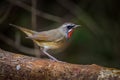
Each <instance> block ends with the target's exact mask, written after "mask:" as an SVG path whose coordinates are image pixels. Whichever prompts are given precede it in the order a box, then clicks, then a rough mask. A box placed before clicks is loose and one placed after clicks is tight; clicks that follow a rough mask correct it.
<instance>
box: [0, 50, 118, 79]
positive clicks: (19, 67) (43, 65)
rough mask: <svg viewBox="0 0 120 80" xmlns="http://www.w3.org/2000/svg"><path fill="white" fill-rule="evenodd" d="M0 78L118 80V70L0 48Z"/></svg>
mask: <svg viewBox="0 0 120 80" xmlns="http://www.w3.org/2000/svg"><path fill="white" fill-rule="evenodd" d="M0 80H120V70H117V69H113V68H106V67H101V66H97V65H95V64H93V65H76V64H70V63H65V62H55V61H52V60H44V59H38V58H34V57H28V56H24V55H20V54H14V53H11V52H7V51H4V50H1V49H0Z"/></svg>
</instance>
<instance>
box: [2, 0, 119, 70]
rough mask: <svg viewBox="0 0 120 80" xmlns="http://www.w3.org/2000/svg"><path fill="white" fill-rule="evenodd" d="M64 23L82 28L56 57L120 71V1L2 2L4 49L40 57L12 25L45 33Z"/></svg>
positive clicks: (51, 0)
mask: <svg viewBox="0 0 120 80" xmlns="http://www.w3.org/2000/svg"><path fill="white" fill-rule="evenodd" d="M64 22H73V23H76V24H80V25H81V26H82V27H81V28H79V29H77V30H76V31H75V33H74V34H73V36H72V38H71V39H70V42H71V44H70V46H68V47H67V49H65V51H63V52H60V53H59V54H53V55H54V56H55V57H57V58H58V59H59V60H62V61H66V62H70V63H76V64H98V65H102V66H106V67H115V68H120V4H119V0H1V1H0V48H2V49H4V50H7V51H11V52H18V53H23V54H26V55H30V56H36V54H35V52H34V44H33V42H32V41H31V40H29V39H26V38H25V36H26V35H25V34H24V33H22V32H21V31H19V30H18V29H15V28H14V27H12V26H9V24H10V23H12V24H16V25H19V26H23V27H26V28H29V29H33V30H36V31H43V30H48V29H53V28H56V27H58V26H60V25H61V24H63V23H64ZM35 48H36V47H35ZM36 53H37V52H36Z"/></svg>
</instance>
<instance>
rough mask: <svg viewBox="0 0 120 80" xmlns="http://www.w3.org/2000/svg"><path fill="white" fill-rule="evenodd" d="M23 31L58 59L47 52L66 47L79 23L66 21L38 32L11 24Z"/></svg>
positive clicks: (44, 50) (43, 49)
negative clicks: (53, 27)
mask: <svg viewBox="0 0 120 80" xmlns="http://www.w3.org/2000/svg"><path fill="white" fill-rule="evenodd" d="M10 25H11V26H14V27H16V28H18V29H20V30H21V31H23V32H24V33H25V34H26V35H27V36H28V37H27V38H29V39H32V40H33V41H34V42H35V43H36V44H37V45H38V46H40V47H41V49H42V51H43V52H44V53H45V54H46V55H47V56H49V57H50V58H51V59H53V60H55V61H58V60H57V59H56V58H54V57H53V56H51V55H49V54H48V53H47V50H49V49H50V50H56V49H58V50H59V49H60V48H63V47H65V45H66V43H67V39H69V38H70V37H71V35H72V32H73V30H74V29H75V28H76V27H78V26H79V25H75V24H73V23H65V24H63V25H62V26H60V27H58V28H56V29H52V30H48V31H42V32H36V31H33V30H29V29H26V28H23V27H20V26H17V25H14V24H10Z"/></svg>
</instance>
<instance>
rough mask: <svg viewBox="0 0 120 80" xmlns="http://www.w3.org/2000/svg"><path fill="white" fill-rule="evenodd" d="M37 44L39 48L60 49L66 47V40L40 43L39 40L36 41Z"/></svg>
mask: <svg viewBox="0 0 120 80" xmlns="http://www.w3.org/2000/svg"><path fill="white" fill-rule="evenodd" d="M34 42H35V43H37V45H38V46H40V47H45V48H48V49H52V50H53V49H60V48H63V47H64V46H65V45H66V40H61V41H58V42H56V41H39V40H34Z"/></svg>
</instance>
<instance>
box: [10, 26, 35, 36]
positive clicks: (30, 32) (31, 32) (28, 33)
mask: <svg viewBox="0 0 120 80" xmlns="http://www.w3.org/2000/svg"><path fill="white" fill-rule="evenodd" d="M9 25H10V26H13V27H15V28H17V29H20V30H21V31H22V32H24V33H25V34H26V35H27V36H28V37H30V36H32V35H33V34H35V33H37V32H36V31H33V30H30V29H26V28H23V27H21V26H17V25H14V24H9Z"/></svg>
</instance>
